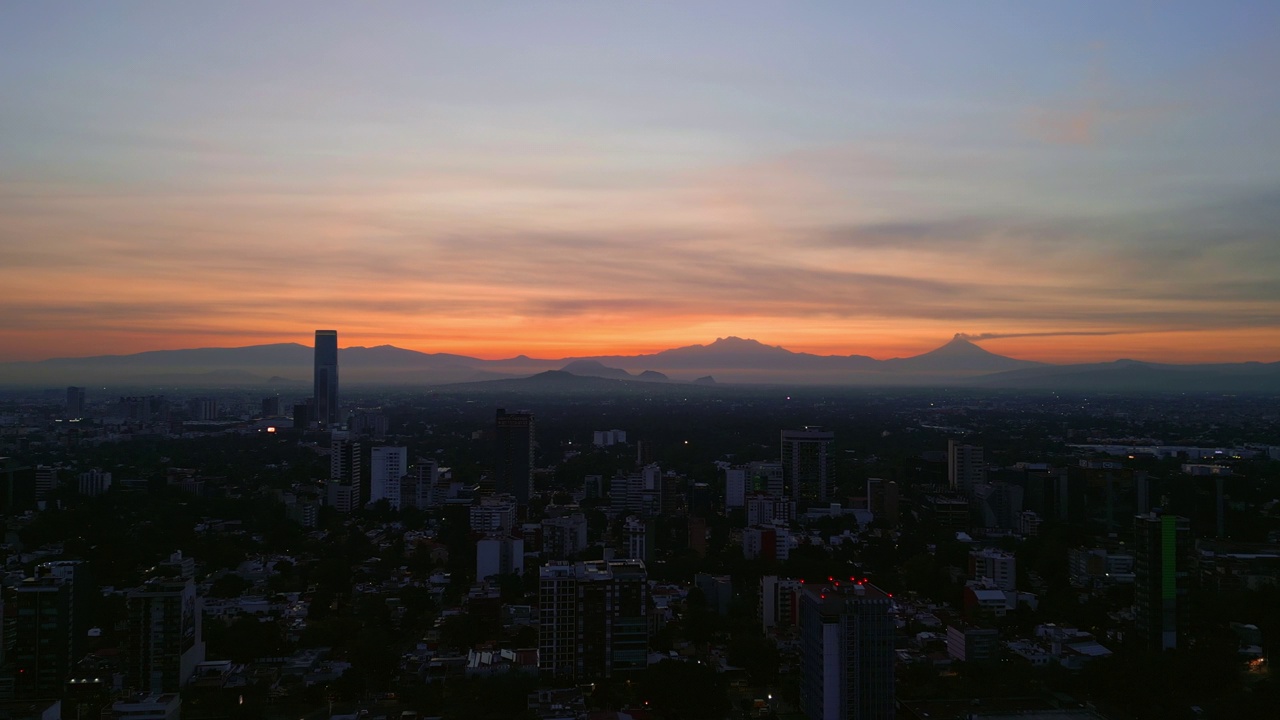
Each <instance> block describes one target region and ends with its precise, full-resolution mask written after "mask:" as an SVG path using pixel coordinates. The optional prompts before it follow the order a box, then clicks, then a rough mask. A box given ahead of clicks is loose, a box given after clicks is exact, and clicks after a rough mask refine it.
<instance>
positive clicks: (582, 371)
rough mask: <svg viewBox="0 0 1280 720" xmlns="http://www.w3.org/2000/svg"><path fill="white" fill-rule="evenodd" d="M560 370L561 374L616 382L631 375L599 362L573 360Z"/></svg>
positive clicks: (629, 377) (628, 378)
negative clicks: (610, 379) (565, 373)
mask: <svg viewBox="0 0 1280 720" xmlns="http://www.w3.org/2000/svg"><path fill="white" fill-rule="evenodd" d="M560 370H561V372H567V373H571V374H573V375H581V376H583V377H602V378H614V379H617V380H630V379H631V373H629V372H627V371H626V370H623V369H622V368H612V367H607V366H605V364H604V363H602V362H600V361H599V360H574V361H573V362H571V363H569V364H568V365H565V366H564V367H562V368H560Z"/></svg>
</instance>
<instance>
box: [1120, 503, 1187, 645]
mask: <svg viewBox="0 0 1280 720" xmlns="http://www.w3.org/2000/svg"><path fill="white" fill-rule="evenodd" d="M1190 551H1191V523H1190V521H1189V520H1187V518H1184V517H1178V516H1177V515H1168V514H1160V513H1148V514H1146V515H1138V516H1136V517H1134V519H1133V560H1134V563H1133V572H1134V616H1135V619H1136V620H1137V623H1136V626H1135V628H1134V630H1135V632H1136V634H1137V636H1138V638H1140V639H1141V640H1142V642H1143V644H1145V645H1146V646H1147V647H1148V648H1149V649H1151V650H1173V649H1176V648H1179V647H1182V646H1183V643H1184V642H1185V641H1186V636H1187V630H1188V629H1189V625H1190V616H1191V613H1190V607H1189V605H1188V602H1187V600H1188V597H1187V595H1188V578H1189V575H1190V572H1189V571H1190V567H1189V565H1190V554H1191V552H1190Z"/></svg>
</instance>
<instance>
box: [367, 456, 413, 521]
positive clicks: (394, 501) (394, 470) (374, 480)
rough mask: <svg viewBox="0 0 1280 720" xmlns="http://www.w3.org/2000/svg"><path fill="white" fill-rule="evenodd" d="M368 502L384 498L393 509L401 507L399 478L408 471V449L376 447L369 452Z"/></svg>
mask: <svg viewBox="0 0 1280 720" xmlns="http://www.w3.org/2000/svg"><path fill="white" fill-rule="evenodd" d="M369 466H370V467H369V502H371V503H375V502H378V501H379V500H386V501H387V502H388V503H390V504H391V507H392V508H393V509H395V510H399V509H400V508H401V499H400V479H401V478H402V477H404V476H405V475H406V474H407V473H408V472H409V449H408V448H406V447H390V446H383V447H376V448H373V450H371V451H370V453H369Z"/></svg>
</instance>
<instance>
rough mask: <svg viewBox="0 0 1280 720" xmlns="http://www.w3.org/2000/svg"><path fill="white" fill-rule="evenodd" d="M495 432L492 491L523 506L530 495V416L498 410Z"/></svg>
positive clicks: (531, 423) (523, 413) (531, 434)
mask: <svg viewBox="0 0 1280 720" xmlns="http://www.w3.org/2000/svg"><path fill="white" fill-rule="evenodd" d="M495 430H496V432H495V444H496V447H495V450H496V452H495V455H494V467H493V475H494V489H495V490H496V491H497V492H500V493H508V494H510V495H512V496H513V497H515V499H516V502H518V503H520V504H521V505H525V504H527V503H528V502H529V496H530V495H532V494H533V447H534V446H533V413H531V412H529V411H528V410H518V411H516V412H507V411H506V410H503V409H501V408H499V409H498V414H497V421H496V428H495Z"/></svg>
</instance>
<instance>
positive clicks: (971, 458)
mask: <svg viewBox="0 0 1280 720" xmlns="http://www.w3.org/2000/svg"><path fill="white" fill-rule="evenodd" d="M986 480H987V467H986V464H985V463H984V462H983V459H982V448H981V447H978V446H977V445H965V444H964V443H959V442H956V441H955V440H948V441H947V482H948V483H949V484H950V485H951V489H952V490H954V491H956V492H958V493H964V495H965V497H969V496H971V495H973V490H974V488H976V487H977V486H978V485H980V484H982V483H984V482H986Z"/></svg>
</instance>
